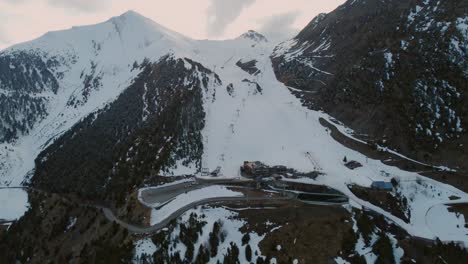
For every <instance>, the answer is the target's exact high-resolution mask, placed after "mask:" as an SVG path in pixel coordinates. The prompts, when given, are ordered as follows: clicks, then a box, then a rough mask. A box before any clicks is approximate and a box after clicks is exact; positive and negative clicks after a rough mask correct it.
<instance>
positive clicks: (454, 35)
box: [273, 0, 468, 170]
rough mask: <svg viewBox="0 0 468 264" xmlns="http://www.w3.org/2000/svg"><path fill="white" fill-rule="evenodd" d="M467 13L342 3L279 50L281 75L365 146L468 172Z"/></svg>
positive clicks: (442, 4) (449, 7) (402, 4)
mask: <svg viewBox="0 0 468 264" xmlns="http://www.w3.org/2000/svg"><path fill="white" fill-rule="evenodd" d="M467 8H468V6H467V3H466V1H438V0H424V1H410V0H404V1H402V0H386V1H380V0H366V1H360V0H356V1H347V2H346V3H345V4H343V5H341V6H340V7H338V8H337V9H336V10H334V11H333V12H331V13H329V14H321V15H319V16H317V17H316V18H315V19H314V20H312V22H311V23H309V25H308V26H307V27H305V28H304V29H303V30H302V31H301V32H300V33H299V34H298V35H297V36H296V37H295V38H294V39H292V40H290V41H286V42H284V43H282V44H281V45H279V46H278V47H277V48H276V50H275V53H274V56H273V57H274V59H273V60H274V61H275V71H276V73H277V77H278V78H279V79H280V80H281V81H283V82H284V83H286V84H287V85H289V86H293V87H295V88H298V89H299V90H300V91H299V92H298V93H297V94H298V95H301V96H302V97H303V99H304V102H305V104H307V105H309V106H310V107H312V108H314V109H323V110H324V111H326V112H327V113H330V114H332V115H333V116H334V117H336V118H337V119H339V120H341V121H342V122H345V123H346V124H347V125H348V126H350V127H352V128H353V129H354V130H356V131H357V133H360V134H362V135H363V137H365V138H366V140H372V141H374V142H376V143H377V144H381V145H386V146H388V147H390V148H392V149H396V150H398V151H399V152H402V153H405V154H406V155H409V156H412V157H414V158H416V159H419V160H424V161H426V162H430V163H439V164H444V165H447V166H451V167H460V168H463V169H465V170H466V169H467V164H468V163H466V159H467V158H468V156H467V155H466V154H467V152H466V144H467V143H468V136H467V135H468V134H467V130H466V127H467V120H468V111H467V108H466V107H465V105H466V104H465V102H466V99H467V98H468V93H467V89H466V88H467V82H468V75H467V73H468V64H467V56H468V55H467V54H468V53H467V47H468V32H467V28H468V13H467V10H468V9H467ZM301 91H303V92H301Z"/></svg>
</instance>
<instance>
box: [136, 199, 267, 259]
mask: <svg viewBox="0 0 468 264" xmlns="http://www.w3.org/2000/svg"><path fill="white" fill-rule="evenodd" d="M192 213H195V214H197V215H198V216H199V217H200V216H202V215H203V216H204V217H202V218H200V219H199V220H201V221H205V222H206V224H205V225H204V226H203V229H202V233H201V235H200V237H199V238H198V240H197V241H194V249H195V252H194V256H196V255H197V254H198V250H199V248H200V245H202V244H203V245H204V246H205V248H207V243H208V241H209V234H210V232H211V231H212V230H213V225H214V223H215V222H219V223H221V232H223V233H224V234H225V239H224V241H220V244H219V247H218V252H217V255H216V256H215V257H212V258H211V259H210V261H209V263H213V264H214V263H218V261H219V263H222V262H223V259H224V255H226V254H227V250H228V248H230V244H231V242H232V243H234V244H236V245H237V247H238V248H239V262H240V263H248V261H247V259H246V257H245V247H246V246H247V245H242V236H243V235H244V234H243V233H242V232H241V231H240V229H241V228H242V227H243V226H244V225H245V224H246V222H245V221H244V220H242V219H239V218H237V216H238V213H236V212H233V211H231V210H228V209H225V208H221V207H215V208H211V207H202V206H200V207H197V208H195V209H192V210H189V211H187V212H186V213H184V214H183V215H182V216H181V217H180V219H179V220H178V222H179V223H187V222H188V220H189V218H190V215H191V214H192ZM179 234H180V227H179V225H176V227H175V228H174V230H173V231H172V233H171V234H170V237H171V241H177V242H175V243H176V244H175V245H174V246H171V248H170V254H173V253H175V252H177V251H178V252H179V253H180V255H181V256H182V257H183V256H184V255H185V251H186V250H187V247H186V246H185V245H184V244H183V243H182V242H181V241H180V240H179V239H177V238H178V236H179ZM249 236H250V240H249V243H248V244H249V245H250V247H251V249H252V262H253V263H255V262H256V259H257V257H258V256H257V255H255V254H254V252H257V253H258V255H259V256H261V251H260V248H259V244H260V241H262V240H263V238H264V237H265V234H263V235H259V234H257V233H255V232H250V233H249ZM135 245H136V247H135V253H134V254H135V259H136V257H137V256H140V255H141V254H142V253H145V254H150V255H151V254H153V253H154V252H155V251H156V249H157V248H156V246H155V245H154V244H153V242H152V241H151V240H149V239H142V240H139V241H137V242H136V243H135ZM135 263H137V262H136V261H135Z"/></svg>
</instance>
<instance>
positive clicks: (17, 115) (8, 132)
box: [0, 51, 59, 142]
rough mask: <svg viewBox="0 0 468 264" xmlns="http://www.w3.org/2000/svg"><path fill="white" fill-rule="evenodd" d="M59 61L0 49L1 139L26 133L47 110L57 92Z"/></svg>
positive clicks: (13, 137)
mask: <svg viewBox="0 0 468 264" xmlns="http://www.w3.org/2000/svg"><path fill="white" fill-rule="evenodd" d="M57 64H58V61H57V60H55V59H54V58H50V59H47V60H46V61H43V60H42V57H41V56H40V55H38V54H35V53H33V52H31V53H27V52H24V51H18V52H12V53H0V142H4V141H7V142H10V141H11V140H13V139H15V138H16V137H17V136H18V135H19V134H22V133H27V132H29V130H30V129H31V128H32V127H33V125H34V124H35V122H36V121H38V120H40V119H42V118H44V117H45V115H46V114H47V102H48V98H49V97H50V96H53V95H55V94H56V93H57V90H58V87H59V84H58V81H57V79H56V74H55V72H53V71H54V69H55V66H56V65H57Z"/></svg>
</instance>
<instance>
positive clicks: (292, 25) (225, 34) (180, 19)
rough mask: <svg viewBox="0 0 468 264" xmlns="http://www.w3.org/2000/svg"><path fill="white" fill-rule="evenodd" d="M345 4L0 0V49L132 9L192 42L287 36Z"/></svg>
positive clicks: (313, 0)
mask: <svg viewBox="0 0 468 264" xmlns="http://www.w3.org/2000/svg"><path fill="white" fill-rule="evenodd" d="M344 2H345V0H0V49H1V48H5V47H7V46H10V45H12V44H15V43H19V42H24V41H28V40H31V39H35V38H37V37H39V36H41V35H42V34H44V33H46V32H47V31H52V30H59V29H67V28H70V27H72V26H75V25H87V24H95V23H99V22H102V21H105V20H107V19H109V18H110V17H113V16H118V15H120V14H122V13H124V12H125V11H127V10H134V11H136V12H138V13H140V14H142V15H144V16H146V17H149V18H151V19H153V20H154V21H156V22H157V23H159V24H161V25H163V26H166V27H168V28H170V29H172V30H175V31H177V32H179V33H182V34H184V35H186V36H189V37H192V38H196V39H206V38H210V39H225V38H232V37H236V36H238V35H240V34H241V33H243V32H245V31H247V30H248V29H254V30H257V31H260V32H262V33H264V34H265V35H267V37H270V38H274V39H282V38H286V37H289V36H288V35H291V34H293V33H296V32H298V31H299V30H300V29H301V28H303V27H304V26H305V25H306V24H307V23H308V22H309V21H310V20H311V19H312V18H313V17H314V16H315V15H317V14H318V13H322V12H330V11H332V10H333V9H335V8H336V7H337V6H338V5H340V4H342V3H344Z"/></svg>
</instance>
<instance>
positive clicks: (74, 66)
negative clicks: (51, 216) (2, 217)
mask: <svg viewBox="0 0 468 264" xmlns="http://www.w3.org/2000/svg"><path fill="white" fill-rule="evenodd" d="M191 41H192V40H190V39H188V38H186V37H184V36H182V35H180V34H178V33H176V32H173V31H170V30H168V29H166V28H164V27H162V26H160V25H158V24H157V23H155V22H153V21H151V20H149V19H147V18H145V17H143V16H141V15H139V14H137V13H135V12H133V11H129V12H127V13H125V14H123V15H121V16H119V17H114V18H111V19H110V20H108V21H106V22H104V23H101V24H97V25H92V26H82V27H73V28H72V29H69V30H63V31H56V32H49V33H47V34H45V35H44V36H42V37H40V38H39V39H36V40H33V41H31V42H27V43H23V44H19V45H15V46H13V47H10V48H8V49H6V50H3V51H2V52H1V53H0V67H1V69H2V70H1V74H0V102H1V104H0V105H1V106H2V107H1V109H0V111H1V112H0V121H1V122H0V144H1V151H0V164H2V166H1V169H0V182H1V183H2V184H3V185H4V184H12V185H18V184H20V183H21V182H22V180H23V178H24V175H25V174H26V173H27V172H28V171H29V170H31V169H32V168H33V167H34V158H35V156H37V155H38V154H39V152H40V151H41V150H42V149H44V148H45V147H46V146H47V145H48V144H50V140H51V139H53V138H56V137H57V136H59V135H60V134H62V133H63V132H65V131H67V130H68V129H70V128H71V127H72V126H73V125H74V124H75V123H76V122H77V121H79V120H80V119H82V118H84V117H86V116H87V115H88V114H90V113H92V112H94V111H97V110H99V109H101V108H103V107H104V106H105V105H107V104H108V103H109V102H112V101H113V100H115V99H116V98H117V96H118V95H119V94H120V93H121V92H122V91H123V90H124V89H125V88H127V87H128V86H129V84H130V83H131V82H132V80H133V78H135V77H136V76H137V75H138V74H139V72H140V69H139V68H138V67H137V65H140V64H141V63H142V62H143V61H144V60H145V59H146V60H148V61H156V60H158V59H159V58H160V57H161V56H163V55H167V54H173V55H174V56H179V57H182V56H184V53H186V51H187V52H190V51H191V50H192V47H191V44H192V43H191Z"/></svg>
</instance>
